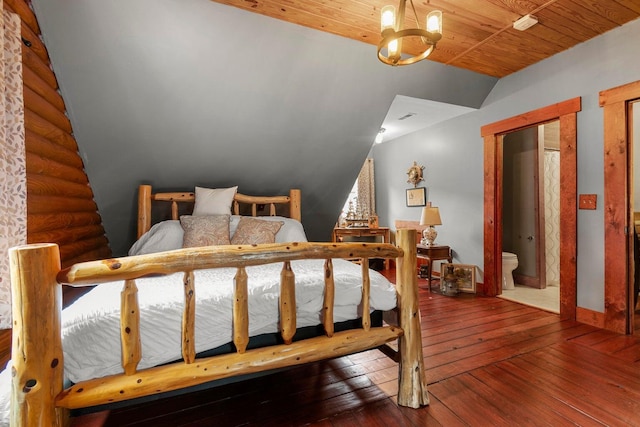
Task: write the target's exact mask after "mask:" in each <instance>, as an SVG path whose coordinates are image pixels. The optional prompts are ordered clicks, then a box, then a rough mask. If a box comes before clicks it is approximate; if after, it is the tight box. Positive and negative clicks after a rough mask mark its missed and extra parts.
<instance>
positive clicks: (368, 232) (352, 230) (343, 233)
mask: <svg viewBox="0 0 640 427" xmlns="http://www.w3.org/2000/svg"><path fill="white" fill-rule="evenodd" d="M390 234H391V233H390V232H389V227H378V228H369V227H343V228H341V227H336V228H334V229H333V233H332V235H331V240H332V241H334V242H342V240H343V238H345V237H381V238H382V243H390V242H391V236H390ZM384 268H385V270H388V269H389V259H385V260H384Z"/></svg>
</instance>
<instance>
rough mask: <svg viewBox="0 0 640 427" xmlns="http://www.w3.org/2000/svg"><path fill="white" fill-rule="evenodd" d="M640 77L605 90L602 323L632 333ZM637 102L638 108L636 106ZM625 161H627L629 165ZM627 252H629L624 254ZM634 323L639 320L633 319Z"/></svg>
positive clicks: (603, 104)
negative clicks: (636, 151) (635, 185)
mask: <svg viewBox="0 0 640 427" xmlns="http://www.w3.org/2000/svg"><path fill="white" fill-rule="evenodd" d="M638 101H640V81H637V82H634V83H629V84H626V85H622V86H618V87H616V88H613V89H608V90H605V91H602V92H600V106H601V107H603V111H604V157H605V159H604V160H605V162H604V164H605V170H604V199H605V203H606V205H607V208H608V209H607V210H606V211H605V217H604V226H605V236H604V257H605V262H604V302H605V304H604V306H605V313H604V316H603V317H604V319H603V325H602V326H603V327H604V328H605V329H609V330H612V331H615V332H619V333H627V334H629V333H633V332H634V329H635V328H636V326H635V324H637V319H636V317H637V316H636V315H635V313H634V311H635V310H634V308H635V303H636V301H635V299H636V295H637V288H636V282H635V281H634V278H635V276H636V274H635V273H636V271H635V268H636V266H635V256H634V255H635V253H634V252H635V251H634V249H633V248H634V243H635V242H634V240H635V237H636V236H635V220H634V212H635V207H634V181H635V180H634V172H635V169H636V168H638V166H637V165H636V162H635V161H634V159H633V156H634V146H633V141H634V140H635V139H638V138H634V135H635V136H637V135H638V132H637V128H638V127H639V126H640V124H639V123H638V122H637V121H636V120H637V119H636V118H635V117H637V116H636V115H637V114H639V113H638V112H637V111H635V110H639V109H640V108H639V107H640V104H639V103H638ZM634 106H635V108H634ZM625 166H626V167H625ZM621 254H626V256H621ZM634 323H635V324H634Z"/></svg>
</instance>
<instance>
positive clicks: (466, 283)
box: [440, 263, 476, 294]
mask: <svg viewBox="0 0 640 427" xmlns="http://www.w3.org/2000/svg"><path fill="white" fill-rule="evenodd" d="M449 267H452V268H453V275H454V276H455V277H456V283H457V285H458V292H466V293H472V294H475V293H476V266H475V265H473V264H454V263H442V264H440V281H441V283H443V284H444V281H445V278H446V275H447V272H448V269H449Z"/></svg>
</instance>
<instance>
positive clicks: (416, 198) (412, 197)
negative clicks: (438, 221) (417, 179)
mask: <svg viewBox="0 0 640 427" xmlns="http://www.w3.org/2000/svg"><path fill="white" fill-rule="evenodd" d="M426 205H427V189H426V187H417V188H408V189H407V206H426Z"/></svg>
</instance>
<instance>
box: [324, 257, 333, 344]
mask: <svg viewBox="0 0 640 427" xmlns="http://www.w3.org/2000/svg"><path fill="white" fill-rule="evenodd" d="M335 295H336V285H335V281H334V280H333V261H332V260H331V258H328V259H326V260H325V262H324V309H323V313H322V323H323V324H324V331H325V333H326V334H327V336H328V337H329V338H331V337H332V336H333V332H334V325H333V306H334V304H335V299H336V296H335Z"/></svg>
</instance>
